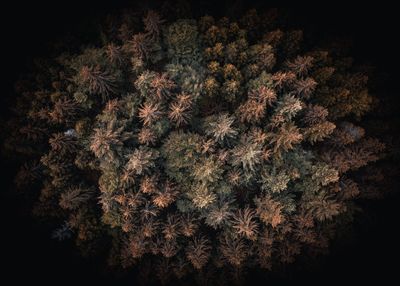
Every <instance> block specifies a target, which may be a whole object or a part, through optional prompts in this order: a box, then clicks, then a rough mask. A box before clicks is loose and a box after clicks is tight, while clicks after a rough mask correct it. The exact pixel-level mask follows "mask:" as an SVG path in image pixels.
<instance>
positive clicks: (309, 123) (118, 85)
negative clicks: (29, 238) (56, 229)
mask: <svg viewBox="0 0 400 286" xmlns="http://www.w3.org/2000/svg"><path fill="white" fill-rule="evenodd" d="M270 16H271V15H270ZM270 16H268V17H270ZM268 17H267V16H263V15H257V13H256V12H255V11H254V10H252V11H250V12H249V13H247V14H246V15H244V17H243V18H242V19H240V20H239V21H233V20H229V19H228V18H221V19H219V20H217V19H214V18H212V17H209V16H206V17H202V18H200V19H196V20H195V19H191V20H176V21H166V20H163V17H161V16H160V15H159V14H158V13H155V12H154V11H151V12H149V13H148V14H146V15H145V16H144V18H143V22H144V23H143V26H144V30H142V31H141V32H137V33H132V31H133V30H135V31H138V30H139V27H136V26H135V27H134V26H132V25H133V23H132V22H129V21H127V22H120V23H119V27H118V26H117V27H114V28H115V29H107V30H106V31H108V33H107V32H105V33H104V36H105V39H106V43H105V44H104V46H100V47H97V48H86V49H84V50H83V51H82V53H80V54H68V55H65V54H64V55H63V56H62V57H59V58H58V59H57V64H54V65H51V66H50V67H49V68H45V69H42V70H45V71H46V77H45V78H43V77H41V76H36V77H35V79H36V82H32V83H31V84H30V85H28V86H26V87H24V86H22V87H21V88H20V90H21V91H22V93H21V97H20V98H19V102H18V104H19V105H18V106H19V107H20V108H19V109H18V115H17V117H16V120H14V121H11V122H10V123H9V124H10V126H12V127H13V126H17V128H13V135H12V136H11V137H10V140H9V141H10V142H8V145H7V146H8V147H9V148H10V149H11V150H14V151H17V152H21V153H22V154H25V155H29V157H32V159H33V161H32V162H36V163H27V164H25V165H24V167H23V169H21V171H20V172H19V177H20V178H28V179H29V182H32V181H35V180H36V182H37V183H38V185H40V186H41V192H40V197H39V202H38V203H37V206H36V208H35V212H36V213H37V214H42V215H45V216H47V215H54V216H56V217H60V218H62V221H64V220H65V219H66V220H67V222H68V227H69V228H70V229H71V230H72V231H73V233H74V234H75V235H76V239H77V241H78V242H79V245H80V246H83V247H87V248H89V249H90V247H91V246H94V245H95V241H96V240H98V239H101V238H102V237H103V236H106V235H107V236H110V237H111V241H112V247H111V248H112V251H110V259H109V261H110V263H112V264H115V265H122V266H124V267H130V266H133V265H139V266H140V265H147V266H149V265H150V266H151V265H155V266H156V269H158V272H159V274H158V277H160V278H162V279H167V277H169V276H168V275H169V274H171V273H176V274H177V275H179V276H181V275H184V274H185V273H189V272H197V271H200V272H201V271H203V270H204V269H205V268H207V269H211V268H212V267H219V268H222V269H224V270H231V269H236V270H239V269H243V268H245V267H263V268H271V267H274V266H275V265H278V264H282V263H283V264H285V263H289V262H292V261H293V260H294V259H295V257H296V256H297V255H299V253H306V254H307V255H309V254H315V253H318V252H319V251H321V250H324V249H325V248H327V246H328V242H329V240H330V239H331V238H332V236H333V235H334V231H333V230H334V229H335V227H336V226H338V225H340V224H342V223H344V222H346V221H349V220H350V218H351V217H352V211H353V210H354V208H355V204H354V202H353V200H354V199H355V198H356V197H359V196H363V188H364V186H363V182H365V181H364V180H362V179H360V178H362V176H363V175H362V174H363V172H362V167H364V166H366V165H367V164H369V163H370V162H372V161H376V160H378V159H379V158H380V156H381V152H382V151H383V149H384V146H383V144H382V143H380V142H379V141H378V140H377V139H373V138H369V137H368V133H367V132H366V131H365V129H364V128H362V127H360V126H357V124H358V123H356V121H355V120H354V119H357V120H359V119H361V118H362V116H363V115H364V114H366V113H367V112H368V111H369V110H370V109H371V108H372V104H373V103H374V101H373V98H372V97H371V96H370V95H369V94H368V90H367V87H366V83H367V78H366V76H365V75H364V74H363V73H362V72H355V71H354V69H353V67H352V66H351V62H350V61H349V60H348V59H347V58H341V57H338V56H336V54H337V53H335V52H334V51H332V52H331V49H330V48H329V47H326V48H324V49H323V48H319V49H303V48H302V44H301V42H302V32H301V31H286V30H285V29H284V28H285V27H277V26H276V24H275V23H273V22H271V21H269V20H268V19H270V18H268ZM125 18H126V19H128V18H129V17H125ZM125 18H124V19H125ZM126 19H125V20H126ZM114 33H117V34H114ZM35 84H36V88H33V89H32V86H35ZM27 98H29V100H26V99H27ZM34 160H36V161H34ZM39 161H40V166H39V167H38V163H37V162H39ZM356 170H358V176H357V177H353V176H352V174H353V173H354V171H356ZM350 171H351V172H350ZM366 181H367V182H368V180H366ZM20 185H21V184H20ZM98 205H100V206H101V208H100V207H98ZM139 262H143V263H139ZM177 269H179V271H177ZM221 271H222V270H221Z"/></svg>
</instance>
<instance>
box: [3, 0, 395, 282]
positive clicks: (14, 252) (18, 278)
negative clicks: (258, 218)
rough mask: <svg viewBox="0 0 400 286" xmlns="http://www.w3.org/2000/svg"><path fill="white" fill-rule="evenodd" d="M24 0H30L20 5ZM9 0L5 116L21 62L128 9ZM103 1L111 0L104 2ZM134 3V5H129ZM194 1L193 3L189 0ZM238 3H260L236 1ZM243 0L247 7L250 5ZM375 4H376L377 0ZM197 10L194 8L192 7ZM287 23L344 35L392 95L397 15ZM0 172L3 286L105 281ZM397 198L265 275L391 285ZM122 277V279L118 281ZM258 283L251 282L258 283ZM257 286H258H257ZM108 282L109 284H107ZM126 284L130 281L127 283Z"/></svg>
mask: <svg viewBox="0 0 400 286" xmlns="http://www.w3.org/2000/svg"><path fill="white" fill-rule="evenodd" d="M28 2H35V3H34V4H32V3H31V4H28ZM36 2H37V1H26V2H23V1H12V2H11V5H10V3H8V5H7V6H6V4H5V3H4V2H2V5H3V7H2V9H1V11H2V12H1V13H2V15H1V30H2V33H1V35H0V37H1V39H2V40H1V46H2V49H3V51H2V52H1V56H0V58H1V60H0V63H1V64H0V69H1V70H2V72H1V74H2V75H1V78H2V85H1V112H2V118H5V117H6V116H7V105H8V102H9V100H10V99H12V97H10V96H12V89H13V87H12V83H13V82H14V81H15V80H16V79H17V78H18V75H19V74H21V72H24V70H25V69H26V67H27V64H28V63H29V60H30V59H32V58H34V57H37V56H45V55H46V53H48V48H47V47H46V43H48V42H51V41H53V40H55V39H57V38H58V37H59V36H60V35H63V34H65V33H72V34H75V35H84V34H85V31H86V29H88V28H87V27H88V26H90V25H91V24H92V23H93V19H97V17H98V16H101V15H104V14H105V13H107V12H108V11H110V10H116V9H119V8H121V7H124V6H127V5H129V4H130V3H129V1H124V2H118V1H113V4H111V3H110V4H109V5H105V4H99V3H97V4H96V2H85V1H83V0H82V1H79V2H78V1H66V0H65V1H52V3H51V4H49V3H44V2H41V3H36ZM110 2H111V1H110ZM132 2H134V1H132ZM193 2H194V1H193ZM217 2H218V1H214V3H213V2H204V1H201V2H200V3H199V2H196V4H195V5H198V7H200V8H201V9H204V10H208V11H209V12H210V13H211V14H215V15H218V14H224V12H225V10H226V9H228V8H229V7H230V6H231V3H230V2H229V1H220V2H218V4H216V3H217ZM242 2H243V4H242V6H243V9H244V8H245V7H246V6H252V5H256V6H257V5H260V2H256V1H252V2H251V1H248V2H244V1H242ZM250 2H251V3H250ZM378 4H380V3H378ZM200 8H199V9H200ZM287 10H288V11H290V13H291V15H292V19H293V21H294V23H297V24H298V25H300V26H302V27H304V29H305V31H310V32H312V33H314V34H315V35H317V36H320V37H324V36H326V35H329V36H344V37H347V38H350V39H352V40H353V42H354V47H353V51H352V54H353V55H354V56H355V59H356V61H357V62H359V63H365V62H369V63H371V64H372V65H374V66H376V67H377V69H378V70H379V71H380V72H381V73H382V74H386V75H387V80H386V83H385V85H386V88H387V92H391V93H393V96H396V89H397V86H398V83H397V67H398V66H399V54H400V53H399V49H398V43H397V41H398V37H399V32H398V26H399V23H398V17H399V15H398V14H397V13H398V12H397V9H395V8H393V7H386V6H379V7H362V8H361V7H358V8H355V7H354V8H352V7H348V6H346V5H343V6H341V5H339V4H333V3H331V4H329V3H328V4H325V5H324V6H323V7H313V8H309V7H296V8H288V9H287ZM1 163H2V169H3V171H2V172H1V180H2V182H1V192H2V196H1V201H0V203H1V205H0V209H1V215H0V219H1V239H2V242H1V252H0V253H1V254H0V257H1V260H2V261H1V262H2V266H1V267H0V269H1V270H0V271H1V272H3V273H2V274H1V275H0V279H2V280H4V279H11V281H12V283H11V284H19V283H22V282H23V281H27V282H29V284H36V283H40V284H47V283H49V284H50V283H51V284H63V283H69V284H70V283H82V282H87V283H91V285H95V284H99V283H100V284H103V283H104V282H112V281H113V280H112V278H111V277H110V276H109V275H108V274H104V273H103V270H102V269H101V268H100V267H99V266H98V265H97V264H96V263H94V262H93V261H91V260H85V259H82V258H81V257H80V255H79V253H78V252H77V251H75V249H74V247H73V246H71V245H68V244H63V243H58V242H56V241H54V240H51V239H50V235H49V231H50V230H49V229H48V228H47V227H46V226H42V225H40V224H39V223H37V222H36V221H35V220H34V219H32V218H31V217H30V216H29V213H28V212H27V209H26V207H27V206H26V205H25V204H24V203H23V202H22V198H21V197H19V196H18V195H17V196H16V195H15V194H13V193H11V192H10V191H9V186H10V183H11V181H12V173H13V171H14V170H13V168H14V166H13V165H12V163H11V162H8V161H4V160H2V162H1ZM398 206H399V196H398V195H395V196H394V197H390V198H389V199H386V200H382V201H375V202H373V204H372V206H369V208H368V213H367V214H365V215H366V217H367V220H366V221H367V222H364V223H358V224H356V233H355V236H354V239H352V240H351V241H349V242H348V243H347V244H345V245H342V244H341V245H334V246H333V249H332V253H331V254H330V255H329V256H327V257H324V258H322V259H321V260H320V261H319V262H318V264H319V267H317V268H315V267H314V268H313V269H312V270H306V269H295V270H291V271H287V272H286V273H284V275H271V277H269V279H270V281H272V282H275V283H277V284H278V285H279V284H290V285H292V284H299V283H301V284H302V283H305V284H311V285H314V284H315V285H317V284H318V285H324V284H332V285H333V284H342V283H349V282H350V283H357V284H361V283H366V284H368V285H369V283H371V284H376V283H379V285H386V284H389V283H390V284H391V283H392V282H391V281H396V280H397V279H396V278H397V275H398V274H397V271H398V265H399V264H398V259H399V258H400V252H399V242H400V239H399V238H400V235H399V234H398V226H399V223H398V211H397V210H398V208H399V207H398ZM125 280H127V279H125ZM125 280H124V281H122V280H121V281H120V282H121V283H122V282H127V281H125ZM257 282H260V281H255V279H254V281H251V283H252V284H254V285H256V284H259V283H257ZM260 283H261V282H260ZM112 284H113V285H117V284H115V283H112ZM130 284H131V285H132V283H130Z"/></svg>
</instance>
